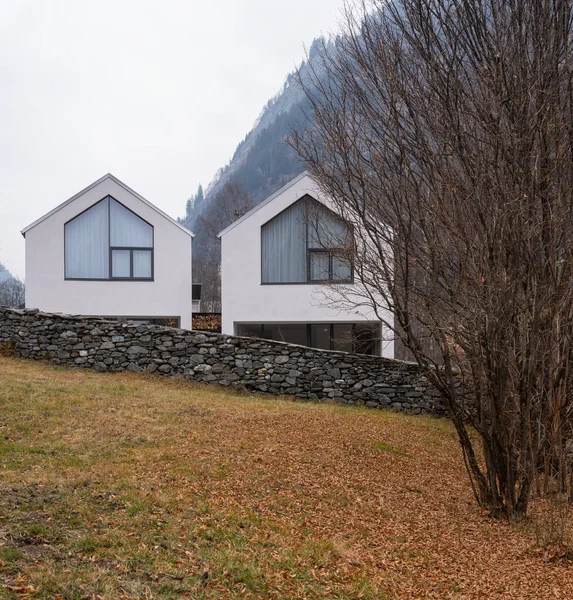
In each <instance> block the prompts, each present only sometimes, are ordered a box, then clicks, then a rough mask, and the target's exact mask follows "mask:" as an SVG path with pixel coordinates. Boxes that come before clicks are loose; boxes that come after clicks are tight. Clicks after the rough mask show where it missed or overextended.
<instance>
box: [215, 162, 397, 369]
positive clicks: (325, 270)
mask: <svg viewBox="0 0 573 600" xmlns="http://www.w3.org/2000/svg"><path fill="white" fill-rule="evenodd" d="M311 222H312V223H313V226H312V227H311V226H310V223H311ZM320 231H325V232H331V233H332V232H335V234H336V236H338V237H344V236H345V235H351V228H350V227H347V226H346V224H345V223H344V222H343V221H342V219H340V217H338V216H337V215H336V214H335V213H334V212H333V210H332V206H331V203H329V202H328V199H327V198H325V197H324V196H323V195H322V194H321V192H320V190H319V189H318V186H317V185H316V183H315V182H314V180H313V179H312V178H311V177H310V176H309V175H308V174H307V173H303V174H302V175H300V176H299V177H297V178H296V179H294V180H293V181H291V182H290V183H289V184H287V185H286V186H285V187H283V188H282V189H281V190H279V191H278V192H277V193H276V194H274V195H273V196H271V197H270V198H268V199H267V200H265V201H264V202H262V203H261V204H259V205H258V206H256V207H255V208H254V209H253V210H251V211H250V212H249V213H247V214H246V215H245V216H243V217H242V218H240V219H238V220H237V221H235V222H234V223H232V224H231V225H230V226H229V227H227V228H226V229H225V230H224V231H222V232H221V233H220V234H219V236H220V238H221V252H222V256H221V277H222V307H223V324H222V331H223V333H226V334H230V335H241V336H254V337H261V338H267V339H273V340H279V341H285V342H289V343H294V344H300V345H304V346H310V347H313V348H322V349H328V350H343V351H346V352H358V353H364V354H375V355H378V356H385V357H388V358H393V356H394V346H393V342H392V340H391V339H390V338H391V336H390V335H389V332H388V331H384V327H383V324H382V323H381V322H380V320H379V319H378V318H377V317H376V315H375V314H374V312H373V310H372V309H370V308H368V307H367V306H364V305H363V306H353V307H347V308H346V309H342V308H340V306H337V305H336V303H335V302H332V303H331V302H328V296H329V293H326V294H325V291H326V292H330V291H333V290H334V291H335V290H336V286H337V285H340V286H346V288H347V289H348V286H359V285H360V284H359V283H355V282H354V279H353V269H352V264H351V263H350V262H349V261H347V260H345V259H344V258H342V257H340V256H339V255H337V254H336V253H333V252H329V251H328V250H327V249H325V247H324V244H323V243H321V241H320V240H319V239H318V238H319V237H320V236H319V235H318V234H319V232H320ZM385 318H386V317H385ZM390 318H391V315H390V313H388V314H387V319H390Z"/></svg>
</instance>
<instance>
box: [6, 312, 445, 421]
mask: <svg viewBox="0 0 573 600" xmlns="http://www.w3.org/2000/svg"><path fill="white" fill-rule="evenodd" d="M2 348H4V349H6V350H8V351H11V352H13V353H14V355H16V356H20V357H24V358H32V359H36V360H48V361H50V362H52V363H53V364H57V365H68V366H74V367H80V368H86V369H95V370H96V371H111V372H117V371H136V372H145V373H155V374H158V375H166V376H171V377H180V378H185V379H189V380H192V381H200V382H204V383H213V384H219V385H223V386H233V387H236V388H241V389H246V390H252V391H257V392H265V393H270V394H280V395H290V396H294V397H296V398H297V399H301V400H312V399H315V400H321V401H335V402H340V403H344V404H356V405H365V406H368V407H371V408H384V407H388V408H392V409H394V410H399V411H406V412H412V413H423V414H426V413H431V414H440V415H441V414H445V410H444V407H443V405H442V404H441V403H440V401H439V395H438V393H437V392H436V391H435V390H434V389H432V387H431V386H430V385H429V383H428V382H427V380H426V379H425V377H423V376H422V374H421V373H420V371H419V369H418V367H417V366H416V365H413V364H411V363H404V362H400V361H394V360H389V359H383V358H378V357H374V356H366V355H357V354H347V353H345V352H333V351H327V350H315V349H311V348H305V347H302V346H295V345H292V344H285V343H281V342H274V341H268V340H260V339H254V338H244V337H233V336H228V335H222V334H213V333H205V332H199V331H187V330H182V329H173V328H170V327H161V326H158V325H136V324H133V323H130V322H118V321H105V320H102V319H91V318H90V319H88V318H85V317H76V316H67V315H59V314H48V313H42V312H39V311H37V310H30V309H27V310H16V309H9V308H2V307H0V350H1V349H2Z"/></svg>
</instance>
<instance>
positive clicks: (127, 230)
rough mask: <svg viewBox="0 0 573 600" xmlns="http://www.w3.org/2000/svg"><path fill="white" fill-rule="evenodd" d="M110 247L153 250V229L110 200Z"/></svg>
mask: <svg viewBox="0 0 573 600" xmlns="http://www.w3.org/2000/svg"><path fill="white" fill-rule="evenodd" d="M110 210H111V213H110V232H111V244H110V245H111V246H120V247H122V248H153V227H151V225H149V224H148V223H146V222H145V221H144V220H143V219H141V218H139V217H138V216H137V215H136V214H135V213H132V212H131V211H130V210H128V209H127V208H125V206H123V205H122V204H120V203H119V202H116V201H115V200H114V199H113V198H111V199H110Z"/></svg>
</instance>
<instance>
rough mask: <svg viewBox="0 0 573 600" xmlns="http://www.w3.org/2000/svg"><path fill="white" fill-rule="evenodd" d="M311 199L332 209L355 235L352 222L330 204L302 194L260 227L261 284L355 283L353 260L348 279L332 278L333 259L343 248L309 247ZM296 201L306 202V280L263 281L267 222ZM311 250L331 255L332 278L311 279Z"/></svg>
mask: <svg viewBox="0 0 573 600" xmlns="http://www.w3.org/2000/svg"><path fill="white" fill-rule="evenodd" d="M310 201H314V202H318V203H319V204H321V206H322V207H323V208H325V209H326V210H328V211H330V212H331V213H332V214H334V215H335V216H337V217H338V218H339V219H341V220H342V221H344V223H345V224H346V226H347V227H348V229H349V231H350V234H351V235H354V234H353V227H352V225H351V224H350V223H348V222H346V221H345V220H344V219H343V218H342V217H341V216H340V215H337V214H336V213H335V212H334V211H332V210H330V208H328V206H325V205H324V204H322V203H321V202H319V201H318V200H317V199H316V198H314V197H313V196H311V195H310V194H305V195H304V196H302V198H299V199H298V200H295V202H293V203H292V204H289V205H288V206H287V207H286V208H284V209H283V210H281V211H280V212H278V213H277V214H276V215H274V216H273V217H272V218H271V219H269V220H268V221H266V222H265V223H263V224H262V225H261V226H260V228H259V247H260V257H261V285H317V284H329V285H332V284H336V285H339V284H341V285H348V284H353V283H354V263H353V262H352V261H349V262H350V277H349V278H348V279H332V260H333V257H334V256H338V254H337V252H341V253H342V252H343V250H342V249H341V248H332V249H330V250H329V249H328V248H309V247H308V241H309V237H310V236H309V231H308V229H309V220H310V219H309V216H308V215H309V212H308V205H309V203H310ZM296 202H304V204H305V209H304V211H305V236H306V242H305V245H306V281H263V233H262V232H263V227H264V226H265V225H266V224H267V223H270V222H271V221H272V220H273V219H275V218H276V217H278V216H280V215H281V214H282V213H283V212H285V211H287V210H288V209H289V208H290V207H291V206H293V204H295V203H296ZM311 252H327V253H328V254H329V255H330V260H329V275H330V277H331V278H330V279H321V280H314V279H311V277H310V253H311Z"/></svg>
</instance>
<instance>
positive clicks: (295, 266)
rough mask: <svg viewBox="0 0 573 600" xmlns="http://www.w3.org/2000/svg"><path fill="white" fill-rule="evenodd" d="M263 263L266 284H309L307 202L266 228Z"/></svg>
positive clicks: (292, 207) (281, 216)
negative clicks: (307, 275) (307, 274)
mask: <svg viewBox="0 0 573 600" xmlns="http://www.w3.org/2000/svg"><path fill="white" fill-rule="evenodd" d="M261 259H262V280H263V283H306V223H305V201H304V200H299V201H298V202H295V203H294V204H293V205H292V206H290V207H289V208H287V209H286V210H284V211H283V212H282V213H280V214H279V215H277V216H276V217H275V218H274V219H271V220H270V221H269V222H268V223H265V224H264V225H263V226H262V228H261Z"/></svg>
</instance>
